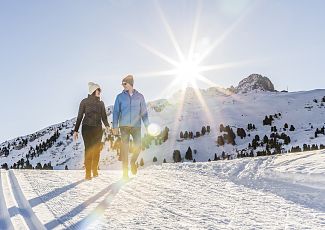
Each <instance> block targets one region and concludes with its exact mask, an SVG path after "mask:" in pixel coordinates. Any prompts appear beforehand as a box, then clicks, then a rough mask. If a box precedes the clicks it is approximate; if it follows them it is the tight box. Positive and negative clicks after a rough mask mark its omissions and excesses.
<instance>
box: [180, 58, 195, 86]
mask: <svg viewBox="0 0 325 230" xmlns="http://www.w3.org/2000/svg"><path fill="white" fill-rule="evenodd" d="M176 76H177V78H179V80H180V82H182V84H183V85H184V86H187V85H188V84H191V85H194V84H193V83H195V81H196V80H197V78H198V77H199V76H200V70H199V66H198V64H197V63H196V62H194V61H192V60H184V61H183V62H180V63H179V65H178V66H177V67H176Z"/></svg>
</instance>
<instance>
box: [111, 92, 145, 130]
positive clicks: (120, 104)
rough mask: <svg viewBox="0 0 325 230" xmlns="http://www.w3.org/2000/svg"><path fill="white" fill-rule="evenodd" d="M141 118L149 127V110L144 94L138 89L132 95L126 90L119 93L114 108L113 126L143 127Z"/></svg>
mask: <svg viewBox="0 0 325 230" xmlns="http://www.w3.org/2000/svg"><path fill="white" fill-rule="evenodd" d="M141 120H142V121H143V123H144V125H145V126H146V127H148V125H149V119H148V111H147V106H146V102H145V100H144V97H143V95H142V94H141V93H139V92H138V91H136V90H134V91H133V94H132V96H131V95H130V94H129V93H128V91H125V90H124V91H123V92H122V93H120V94H119V95H117V97H116V99H115V104H114V110H113V128H117V127H121V126H129V127H141Z"/></svg>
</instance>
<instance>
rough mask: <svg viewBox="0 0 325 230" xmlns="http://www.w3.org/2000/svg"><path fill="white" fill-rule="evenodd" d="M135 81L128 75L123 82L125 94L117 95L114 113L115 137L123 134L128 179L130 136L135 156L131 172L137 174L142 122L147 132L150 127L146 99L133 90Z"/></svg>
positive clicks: (122, 153) (125, 176)
mask: <svg viewBox="0 0 325 230" xmlns="http://www.w3.org/2000/svg"><path fill="white" fill-rule="evenodd" d="M133 85H134V79H133V76H132V75H127V76H126V77H125V78H124V79H123V80H122V86H123V88H124V90H123V92H122V93H120V94H119V95H117V97H116V100H115V104H114V111H113V135H118V128H119V129H120V133H121V141H122V143H121V158H122V165H123V178H125V179H128V177H129V174H128V164H129V161H128V155H129V141H130V135H131V136H132V139H133V147H134V151H133V155H132V158H131V161H130V165H131V172H132V174H133V175H135V174H136V173H137V167H136V164H135V162H136V161H137V159H138V156H139V154H140V151H141V120H142V121H143V123H144V125H145V127H146V130H147V128H148V125H149V119H148V112H147V106H146V102H145V99H144V97H143V95H142V94H141V93H139V92H138V91H137V90H135V89H134V88H133Z"/></svg>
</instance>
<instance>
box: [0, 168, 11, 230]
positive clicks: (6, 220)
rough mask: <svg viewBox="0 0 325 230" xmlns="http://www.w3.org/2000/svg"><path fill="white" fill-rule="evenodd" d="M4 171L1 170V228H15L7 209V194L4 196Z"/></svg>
mask: <svg viewBox="0 0 325 230" xmlns="http://www.w3.org/2000/svg"><path fill="white" fill-rule="evenodd" d="M1 174H2V172H0V229H9V230H11V229H14V227H13V225H12V223H11V220H10V215H9V212H8V209H7V205H6V201H5V196H4V189H3V186H2V179H1V177H2V175H1Z"/></svg>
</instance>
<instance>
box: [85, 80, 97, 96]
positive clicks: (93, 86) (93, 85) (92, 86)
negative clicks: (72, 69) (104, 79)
mask: <svg viewBox="0 0 325 230" xmlns="http://www.w3.org/2000/svg"><path fill="white" fill-rule="evenodd" d="M88 87H89V95H92V94H93V93H94V92H95V91H96V90H97V89H100V86H99V85H98V84H96V83H94V82H89V83H88Z"/></svg>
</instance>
